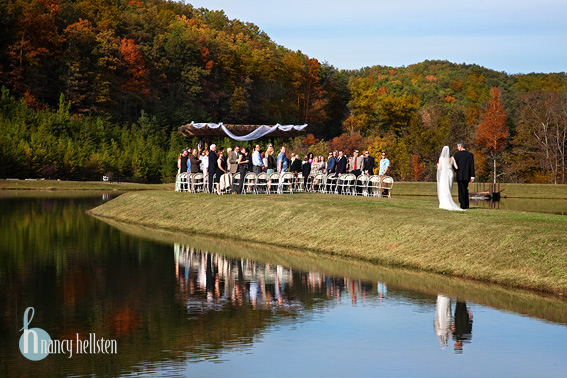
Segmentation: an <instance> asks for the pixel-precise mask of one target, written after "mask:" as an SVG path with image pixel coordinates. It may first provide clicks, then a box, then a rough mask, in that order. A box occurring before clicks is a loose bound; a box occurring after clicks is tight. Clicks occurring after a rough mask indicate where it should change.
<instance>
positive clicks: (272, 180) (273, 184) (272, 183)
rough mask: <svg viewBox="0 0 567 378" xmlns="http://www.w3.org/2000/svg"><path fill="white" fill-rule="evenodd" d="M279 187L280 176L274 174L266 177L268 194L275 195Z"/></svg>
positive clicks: (276, 173)
mask: <svg viewBox="0 0 567 378" xmlns="http://www.w3.org/2000/svg"><path fill="white" fill-rule="evenodd" d="M279 185H280V174H279V173H278V172H274V173H272V174H271V175H270V177H268V194H270V193H277V192H278V186H279Z"/></svg>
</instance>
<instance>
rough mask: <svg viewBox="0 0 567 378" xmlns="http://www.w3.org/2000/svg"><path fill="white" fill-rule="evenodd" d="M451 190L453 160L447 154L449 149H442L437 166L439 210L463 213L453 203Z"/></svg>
mask: <svg viewBox="0 0 567 378" xmlns="http://www.w3.org/2000/svg"><path fill="white" fill-rule="evenodd" d="M452 188H453V158H452V157H451V155H450V154H449V147H448V146H445V147H443V151H442V152H441V156H440V157H439V163H438V165H437V196H438V197H439V208H440V209H445V210H453V211H463V209H461V208H460V207H459V205H457V204H456V203H455V201H453V197H452V196H451V189H452Z"/></svg>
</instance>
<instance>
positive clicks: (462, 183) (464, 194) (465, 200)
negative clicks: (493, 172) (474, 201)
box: [455, 149, 475, 209]
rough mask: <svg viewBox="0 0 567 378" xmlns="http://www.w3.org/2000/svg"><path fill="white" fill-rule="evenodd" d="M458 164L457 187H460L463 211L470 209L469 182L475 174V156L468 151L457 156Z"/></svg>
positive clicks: (460, 201)
mask: <svg viewBox="0 0 567 378" xmlns="http://www.w3.org/2000/svg"><path fill="white" fill-rule="evenodd" d="M455 163H457V167H459V168H458V169H457V186H458V187H459V204H460V205H461V209H468V208H469V182H470V181H471V177H475V174H474V155H473V154H472V153H470V152H468V151H467V150H464V149H463V150H461V151H459V152H457V153H456V154H455Z"/></svg>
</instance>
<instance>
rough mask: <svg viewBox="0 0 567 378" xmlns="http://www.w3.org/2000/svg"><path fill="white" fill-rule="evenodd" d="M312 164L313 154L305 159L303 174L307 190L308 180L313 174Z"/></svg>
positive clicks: (302, 168)
mask: <svg viewBox="0 0 567 378" xmlns="http://www.w3.org/2000/svg"><path fill="white" fill-rule="evenodd" d="M311 164H313V154H312V153H311V152H310V153H308V154H307V155H305V156H304V157H303V163H302V165H301V172H302V173H303V186H304V188H305V189H306V190H307V179H308V178H309V175H310V174H311Z"/></svg>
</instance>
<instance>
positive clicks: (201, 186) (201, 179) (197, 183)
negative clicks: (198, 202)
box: [191, 172, 206, 193]
mask: <svg viewBox="0 0 567 378" xmlns="http://www.w3.org/2000/svg"><path fill="white" fill-rule="evenodd" d="M192 175H193V180H192V181H193V184H192V185H191V187H192V192H193V193H199V192H204V191H205V189H206V188H205V187H206V184H205V176H204V175H203V174H202V173H200V172H199V173H193V174H192Z"/></svg>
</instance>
